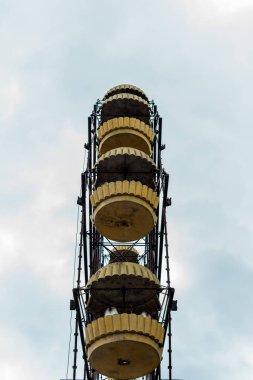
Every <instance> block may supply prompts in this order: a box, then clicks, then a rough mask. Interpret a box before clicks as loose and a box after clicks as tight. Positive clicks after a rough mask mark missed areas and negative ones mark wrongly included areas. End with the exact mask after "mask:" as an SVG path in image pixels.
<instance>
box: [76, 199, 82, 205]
mask: <svg viewBox="0 0 253 380" xmlns="http://www.w3.org/2000/svg"><path fill="white" fill-rule="evenodd" d="M76 203H77V204H78V206H82V204H83V198H82V197H77V201H76Z"/></svg>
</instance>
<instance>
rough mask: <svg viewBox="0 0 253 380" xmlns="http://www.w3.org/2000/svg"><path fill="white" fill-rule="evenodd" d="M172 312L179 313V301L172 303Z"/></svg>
mask: <svg viewBox="0 0 253 380" xmlns="http://www.w3.org/2000/svg"><path fill="white" fill-rule="evenodd" d="M171 310H172V311H177V300H175V301H172V307H171Z"/></svg>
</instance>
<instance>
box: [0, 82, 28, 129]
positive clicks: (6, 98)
mask: <svg viewBox="0 0 253 380" xmlns="http://www.w3.org/2000/svg"><path fill="white" fill-rule="evenodd" d="M0 80H1V87H0V121H1V122H2V123H3V122H6V121H7V122H10V121H11V120H12V119H14V118H15V116H16V114H17V111H18V110H19V109H20V107H21V106H22V104H23V102H24V100H25V91H24V87H23V86H22V84H21V82H20V80H19V78H14V77H12V76H11V75H8V76H7V77H0Z"/></svg>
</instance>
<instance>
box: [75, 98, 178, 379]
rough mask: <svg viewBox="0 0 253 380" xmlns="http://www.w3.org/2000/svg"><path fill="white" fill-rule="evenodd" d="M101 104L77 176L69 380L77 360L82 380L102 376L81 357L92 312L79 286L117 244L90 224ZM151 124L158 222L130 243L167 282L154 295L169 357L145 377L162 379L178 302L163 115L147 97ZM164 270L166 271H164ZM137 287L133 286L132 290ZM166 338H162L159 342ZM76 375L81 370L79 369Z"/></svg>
mask: <svg viewBox="0 0 253 380" xmlns="http://www.w3.org/2000/svg"><path fill="white" fill-rule="evenodd" d="M101 104H102V102H101V101H100V100H98V101H97V102H96V104H95V105H94V109H93V112H92V114H91V115H90V117H89V118H88V142H87V143H86V144H85V145H84V148H85V149H86V150H87V167H86V169H85V171H84V172H83V173H82V175H81V197H78V202H77V203H78V205H79V207H81V209H82V214H81V215H82V217H81V230H80V243H79V255H78V265H77V276H76V277H77V286H76V287H75V288H74V289H73V300H71V309H72V310H74V312H75V315H76V317H75V328H74V349H73V352H74V355H73V356H74V357H73V380H77V363H78V362H81V361H82V364H81V367H82V368H83V367H84V374H83V380H84V379H88V380H95V379H102V378H103V379H104V378H105V377H104V376H102V375H101V374H99V373H97V372H96V371H95V370H94V369H93V368H91V366H90V364H89V362H88V360H87V356H86V343H85V335H84V327H85V326H86V325H87V323H89V322H91V321H92V315H91V314H89V313H88V312H87V311H86V304H87V302H88V300H89V296H90V294H89V289H86V288H84V285H85V284H86V283H87V281H88V279H89V277H90V276H91V275H92V274H94V273H95V272H96V271H97V270H98V269H99V268H101V267H102V266H104V265H106V264H107V263H108V260H109V259H108V257H109V253H110V252H111V251H112V249H115V248H116V249H117V244H116V243H115V242H111V241H110V240H109V239H106V238H105V237H103V236H102V235H101V234H99V232H98V231H97V230H96V228H95V225H94V224H93V223H92V215H93V209H92V205H91V201H90V195H91V193H92V191H93V187H94V183H95V181H96V176H97V173H96V165H95V164H96V162H97V159H98V153H97V146H98V129H99V127H100V124H101ZM149 107H150V126H151V128H152V129H153V131H154V133H155V139H154V142H153V149H152V152H153V153H152V155H153V156H152V159H153V161H154V162H155V165H156V174H155V190H156V191H157V194H158V195H159V205H158V208H157V223H156V225H155V227H154V228H153V230H152V231H151V232H150V233H149V234H148V235H147V236H145V237H144V238H142V239H140V240H138V241H135V242H133V243H131V244H128V245H129V246H133V247H138V248H139V250H141V255H140V257H139V262H140V263H141V264H142V265H145V266H146V267H147V268H148V269H150V270H151V271H152V272H153V273H154V274H155V275H156V276H157V278H158V279H159V281H164V282H166V284H165V285H164V286H160V289H159V297H160V302H161V305H162V308H161V310H160V313H159V316H158V320H159V322H161V323H162V325H163V327H164V329H165V338H164V340H165V339H166V340H167V345H168V356H167V358H166V355H165V354H164V359H163V362H165V361H167V362H168V364H167V365H166V368H167V369H166V372H165V369H164V368H161V365H160V366H158V367H157V368H156V369H155V370H154V371H153V372H152V373H150V374H149V375H146V379H149V380H151V379H152V380H162V378H168V379H169V380H172V354H171V353H172V349H171V335H172V334H171V312H172V311H175V310H176V309H177V301H175V300H174V288H172V287H171V282H170V266H169V250H168V231H167V222H166V209H167V207H168V206H170V205H171V199H170V198H169V197H168V186H169V174H168V173H166V171H165V170H164V168H163V165H162V150H163V149H164V148H165V145H163V144H162V118H161V117H160V115H159V113H158V111H157V106H156V105H155V103H154V102H153V101H151V102H149ZM164 269H165V270H164ZM164 275H165V276H164ZM136 290H137V289H136ZM164 343H165V342H164ZM79 345H80V346H81V348H82V355H80V356H82V357H80V358H79V357H78V346H79ZM162 375H163V376H162ZM79 377H80V374H79Z"/></svg>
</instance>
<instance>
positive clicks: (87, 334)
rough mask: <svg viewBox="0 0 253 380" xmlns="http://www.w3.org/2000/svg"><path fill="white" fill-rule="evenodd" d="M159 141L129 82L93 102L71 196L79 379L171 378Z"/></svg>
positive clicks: (151, 115) (153, 110)
mask: <svg viewBox="0 0 253 380" xmlns="http://www.w3.org/2000/svg"><path fill="white" fill-rule="evenodd" d="M164 148H165V145H163V144H162V118H161V117H160V116H159V113H158V111H157V106H156V105H155V103H154V102H153V101H149V99H148V98H147V96H146V95H145V93H144V92H143V91H142V90H141V89H139V88H138V87H135V86H132V85H120V86H116V87H113V88H112V89H110V90H109V91H108V92H107V93H106V95H105V96H104V98H103V100H102V101H100V100H98V101H97V102H96V104H95V105H94V109H93V111H92V114H91V116H90V117H89V118H88V142H87V143H86V144H85V149H86V152H87V167H86V169H85V170H84V172H83V173H82V177H81V195H80V197H78V202H77V203H78V205H79V206H81V227H80V242H79V255H78V259H77V269H76V270H77V272H76V280H77V286H76V287H75V288H74V289H73V300H71V302H70V308H71V310H72V311H73V312H74V313H75V316H76V318H75V329H74V350H73V351H74V359H73V361H74V362H73V380H75V379H76V376H77V363H78V362H79V358H80V356H78V351H80V348H81V350H82V367H83V368H84V371H83V379H87V380H95V379H106V378H110V379H137V378H140V377H142V378H144V377H145V378H146V379H150V380H151V379H152V380H153V379H154V380H156V379H159V380H160V379H162V378H167V379H169V380H172V358H171V352H172V350H171V312H172V311H173V310H176V309H177V301H175V300H174V299H173V297H174V288H172V287H171V283H170V268H169V252H168V239H167V222H166V208H167V206H170V204H171V199H170V198H168V185H169V175H168V174H167V173H166V171H165V170H164V168H163V166H162V159H161V152H162V150H163V149H164ZM163 348H164V352H163ZM162 360H163V365H161V361H162Z"/></svg>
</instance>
